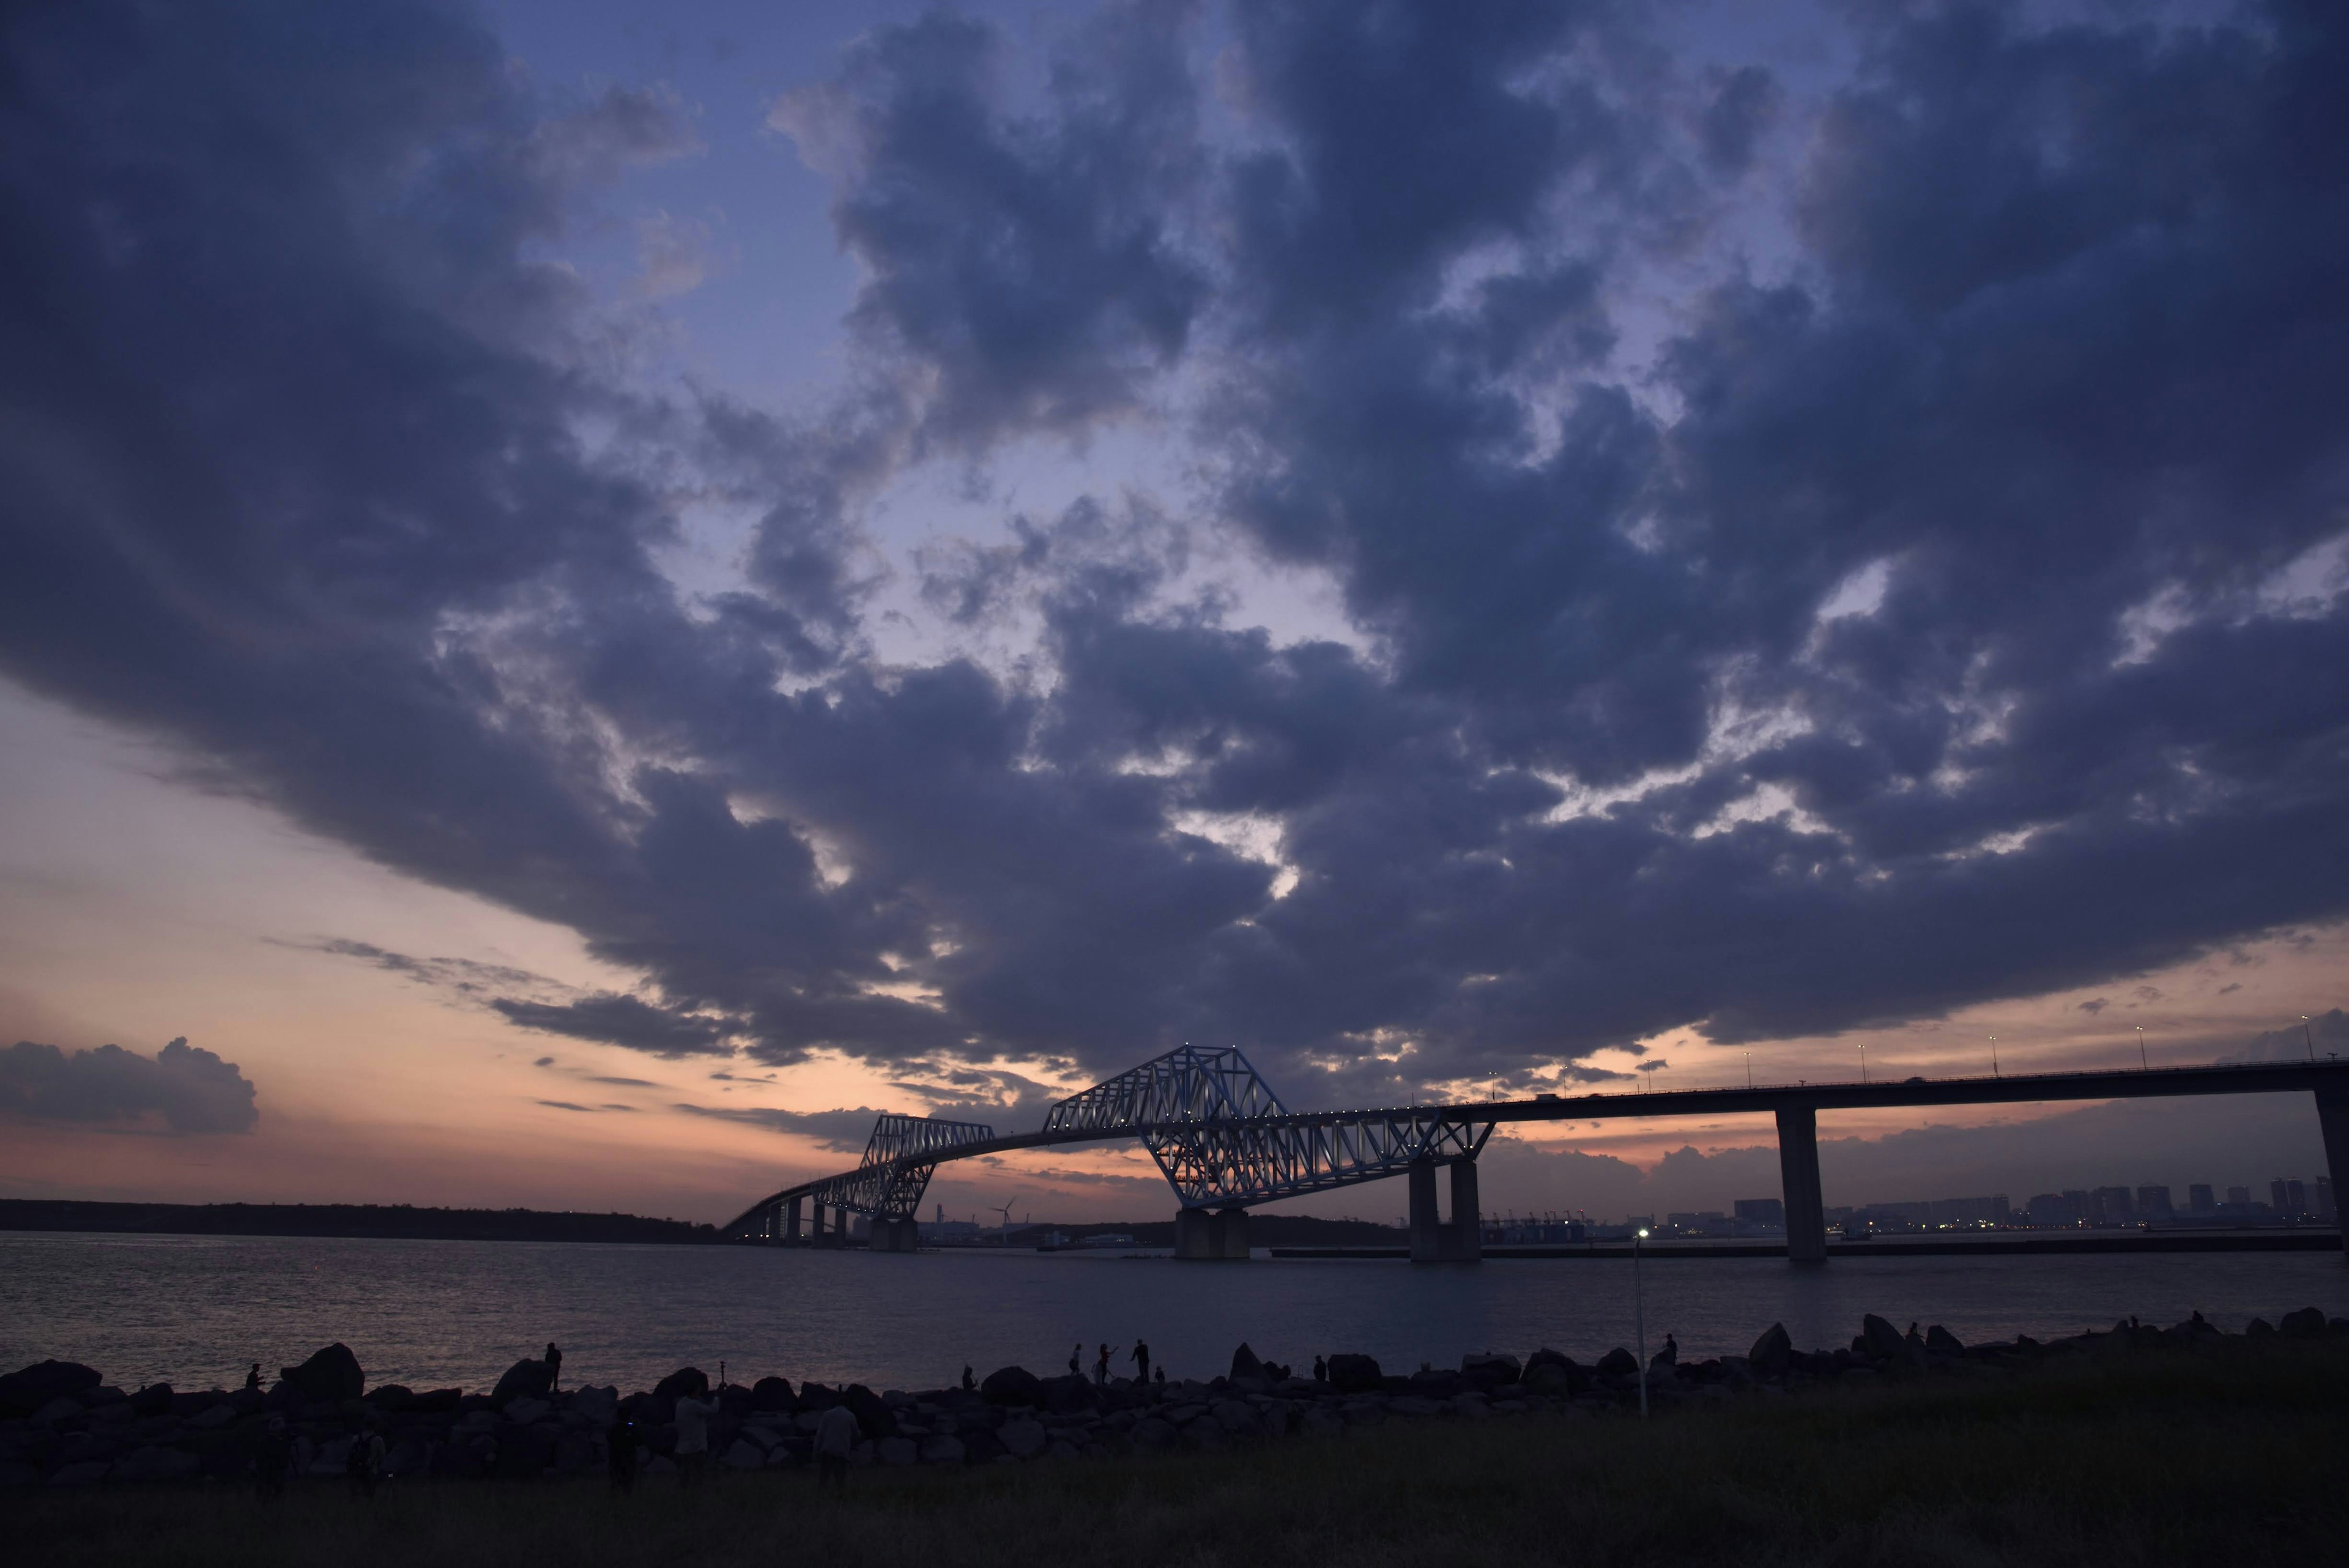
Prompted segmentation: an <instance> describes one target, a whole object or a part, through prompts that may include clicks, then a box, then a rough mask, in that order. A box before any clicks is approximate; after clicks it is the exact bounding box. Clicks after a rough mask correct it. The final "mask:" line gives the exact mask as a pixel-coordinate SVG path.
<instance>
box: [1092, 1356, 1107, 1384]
mask: <svg viewBox="0 0 2349 1568" xmlns="http://www.w3.org/2000/svg"><path fill="white" fill-rule="evenodd" d="M1093 1386H1094V1387H1096V1388H1106V1387H1108V1386H1109V1346H1108V1345H1102V1347H1101V1354H1100V1355H1097V1356H1095V1357H1094V1358H1093Z"/></svg>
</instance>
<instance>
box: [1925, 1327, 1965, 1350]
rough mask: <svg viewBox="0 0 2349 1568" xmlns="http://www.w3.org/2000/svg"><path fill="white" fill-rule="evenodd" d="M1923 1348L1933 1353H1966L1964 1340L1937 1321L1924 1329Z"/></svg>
mask: <svg viewBox="0 0 2349 1568" xmlns="http://www.w3.org/2000/svg"><path fill="white" fill-rule="evenodd" d="M1925 1348H1926V1349H1927V1350H1930V1351H1931V1352H1932V1353H1933V1354H1934V1355H1964V1354H1965V1353H1966V1345H1965V1341H1963V1340H1961V1339H1960V1338H1959V1337H1958V1336H1957V1335H1956V1334H1951V1332H1950V1331H1949V1330H1948V1329H1946V1328H1943V1327H1942V1326H1941V1325H1940V1324H1938V1323H1937V1324H1934V1325H1933V1326H1932V1327H1930V1328H1929V1329H1927V1330H1926V1331H1925Z"/></svg>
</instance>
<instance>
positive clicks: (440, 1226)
mask: <svg viewBox="0 0 2349 1568" xmlns="http://www.w3.org/2000/svg"><path fill="white" fill-rule="evenodd" d="M1248 1229H1249V1232H1250V1234H1249V1240H1251V1241H1254V1242H1255V1243H1256V1245H1257V1246H1259V1247H1345V1246H1379V1245H1391V1244H1392V1243H1393V1241H1394V1240H1395V1237H1396V1236H1397V1234H1398V1232H1397V1231H1396V1230H1395V1229H1394V1227H1392V1226H1391V1225H1381V1224H1378V1223H1376V1222H1375V1221H1372V1220H1323V1219H1319V1218H1318V1217H1316V1216H1314V1215H1310V1214H1252V1215H1250V1216H1249V1218H1248ZM0 1231H101V1232H109V1233H115V1234H125V1233H136V1234H141V1235H150V1236H351V1237H386V1238H394V1239H398V1240H405V1241H650V1242H660V1243H669V1244H687V1245H700V1244H709V1243H715V1242H716V1241H718V1239H719V1238H718V1231H717V1228H716V1227H715V1226H711V1225H697V1224H694V1223H693V1222H692V1221H690V1220H650V1219H647V1218H645V1217H644V1216H642V1215H639V1214H574V1213H564V1212H551V1211H548V1210H538V1209H417V1208H413V1207H410V1206H409V1205H408V1204H405V1203H397V1204H390V1203H385V1204H378V1203H91V1202H80V1201H75V1200H69V1199H47V1198H0ZM1055 1234H1058V1235H1059V1236H1061V1237H1062V1238H1064V1239H1065V1241H1066V1242H1067V1243H1068V1244H1071V1245H1074V1244H1076V1243H1078V1242H1081V1241H1083V1240H1084V1239H1085V1238H1087V1237H1096V1236H1127V1237H1131V1238H1132V1239H1133V1245H1134V1246H1137V1247H1172V1246H1173V1245H1174V1220H1171V1219H1169V1220H1134V1221H1124V1220H1104V1221H1095V1222H1092V1223H1089V1224H1082V1225H1071V1224H1067V1223H1060V1224H1030V1225H1019V1226H1015V1227H1013V1228H1012V1229H1011V1230H1009V1231H980V1232H978V1233H977V1234H976V1235H966V1236H961V1237H957V1238H954V1239H953V1240H952V1241H950V1242H949V1243H948V1244H950V1245H952V1244H960V1245H965V1246H969V1245H977V1246H982V1247H1010V1248H1014V1249H1020V1248H1035V1247H1039V1246H1042V1245H1046V1244H1048V1243H1050V1241H1051V1238H1052V1237H1053V1236H1054V1235H1055ZM925 1244H926V1245H927V1244H929V1243H928V1242H925Z"/></svg>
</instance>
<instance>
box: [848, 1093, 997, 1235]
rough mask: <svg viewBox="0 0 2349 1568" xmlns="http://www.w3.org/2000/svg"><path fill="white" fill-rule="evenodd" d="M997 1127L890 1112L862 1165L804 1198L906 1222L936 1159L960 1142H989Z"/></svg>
mask: <svg viewBox="0 0 2349 1568" xmlns="http://www.w3.org/2000/svg"><path fill="white" fill-rule="evenodd" d="M993 1137H995V1129H994V1128H993V1127H987V1126H984V1125H982V1124H980V1123H978V1122H957V1121H948V1120H947V1119H946V1118H945V1117H943V1116H897V1115H895V1114H894V1113H893V1114H890V1115H886V1116H883V1117H881V1119H880V1120H878V1121H876V1122H874V1124H873V1136H872V1137H869V1138H867V1139H866V1140H865V1143H864V1161H863V1163H861V1164H860V1165H858V1167H857V1168H855V1169H854V1170H852V1171H849V1172H848V1173H847V1174H846V1175H843V1176H835V1177H833V1179H831V1180H829V1181H823V1182H819V1183H817V1184H816V1185H815V1186H814V1187H813V1188H812V1189H809V1190H808V1192H807V1194H806V1196H807V1197H808V1198H809V1199H812V1200H813V1201H815V1202H817V1203H822V1204H827V1205H829V1206H831V1207H832V1208H834V1209H845V1210H848V1211H849V1212H850V1213H852V1214H866V1215H871V1216H872V1217H874V1218H875V1219H881V1220H910V1219H912V1218H913V1217H914V1213H915V1211H916V1210H918V1209H920V1208H921V1206H922V1194H923V1193H924V1192H925V1191H926V1190H928V1188H929V1185H930V1172H931V1171H933V1170H935V1169H936V1168H937V1161H936V1159H935V1158H931V1159H924V1158H920V1157H921V1156H924V1155H933V1156H935V1155H938V1154H943V1153H945V1152H946V1151H947V1150H948V1149H951V1148H954V1147H957V1146H959V1145H962V1144H971V1143H987V1142H988V1141H990V1140H991V1139H993Z"/></svg>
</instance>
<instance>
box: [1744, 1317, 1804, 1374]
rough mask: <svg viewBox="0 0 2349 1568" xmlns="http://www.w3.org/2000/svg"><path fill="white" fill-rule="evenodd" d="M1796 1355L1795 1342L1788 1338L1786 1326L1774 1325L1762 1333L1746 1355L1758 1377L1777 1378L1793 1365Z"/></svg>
mask: <svg viewBox="0 0 2349 1568" xmlns="http://www.w3.org/2000/svg"><path fill="white" fill-rule="evenodd" d="M1794 1355H1795V1342H1794V1341H1793V1340H1791V1339H1789V1338H1788V1337H1787V1336H1786V1325H1785V1324H1783V1323H1774V1324H1771V1325H1770V1326H1769V1327H1768V1328H1765V1329H1764V1330H1763V1331H1762V1337H1761V1338H1759V1339H1757V1340H1755V1341H1754V1348H1753V1349H1752V1350H1749V1351H1747V1352H1746V1353H1745V1361H1746V1365H1747V1366H1751V1367H1753V1369H1754V1376H1756V1377H1777V1376H1784V1375H1785V1371H1786V1369H1787V1367H1788V1366H1792V1365H1793V1363H1794Z"/></svg>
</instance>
